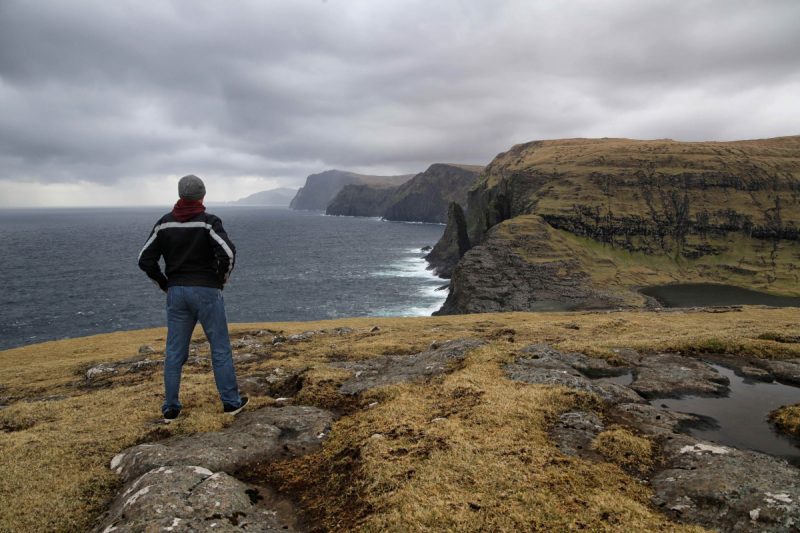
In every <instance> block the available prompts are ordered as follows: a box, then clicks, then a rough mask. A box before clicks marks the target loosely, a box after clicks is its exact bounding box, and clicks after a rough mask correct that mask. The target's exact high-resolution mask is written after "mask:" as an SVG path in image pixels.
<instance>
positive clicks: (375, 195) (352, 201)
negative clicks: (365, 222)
mask: <svg viewBox="0 0 800 533" xmlns="http://www.w3.org/2000/svg"><path fill="white" fill-rule="evenodd" d="M396 191H397V187H385V186H384V187H381V186H374V185H356V184H351V185H345V186H344V188H342V190H341V191H339V193H338V194H337V195H336V196H335V197H334V198H333V200H331V202H330V204H328V207H327V209H326V210H325V214H326V215H338V216H348V217H379V216H381V215H382V214H383V212H384V211H385V210H386V207H387V206H388V205H389V202H391V200H392V196H393V195H394V193H395V192H396Z"/></svg>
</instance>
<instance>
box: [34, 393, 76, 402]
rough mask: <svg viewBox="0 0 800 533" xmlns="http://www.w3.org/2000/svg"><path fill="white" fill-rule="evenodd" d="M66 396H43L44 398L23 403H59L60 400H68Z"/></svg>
mask: <svg viewBox="0 0 800 533" xmlns="http://www.w3.org/2000/svg"><path fill="white" fill-rule="evenodd" d="M68 398H69V396H67V395H66V394H59V395H57V396H45V397H44V398H33V399H32V400H25V403H39V402H60V401H61V400H66V399H68Z"/></svg>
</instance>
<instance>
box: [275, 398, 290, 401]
mask: <svg viewBox="0 0 800 533" xmlns="http://www.w3.org/2000/svg"><path fill="white" fill-rule="evenodd" d="M290 400H291V398H275V401H276V402H288V401H290Z"/></svg>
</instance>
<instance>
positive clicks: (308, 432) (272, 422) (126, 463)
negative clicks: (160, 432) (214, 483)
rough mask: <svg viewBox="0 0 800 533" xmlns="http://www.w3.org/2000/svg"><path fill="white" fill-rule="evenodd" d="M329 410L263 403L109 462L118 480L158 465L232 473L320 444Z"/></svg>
mask: <svg viewBox="0 0 800 533" xmlns="http://www.w3.org/2000/svg"><path fill="white" fill-rule="evenodd" d="M333 419H334V417H333V415H332V414H331V413H330V412H328V411H324V410H322V409H317V408H315V407H305V406H290V407H283V408H277V407H264V408H262V409H259V410H257V411H250V412H247V411H246V412H244V413H242V414H240V415H238V416H237V418H236V422H234V423H233V424H232V425H231V426H230V427H228V428H227V429H226V430H225V431H222V432H219V433H199V434H196V435H188V436H178V437H173V438H170V439H167V440H163V441H160V442H155V443H152V444H141V445H139V446H134V447H133V448H129V449H127V450H125V451H123V452H122V453H120V454H119V455H117V456H116V457H114V459H113V460H112V462H111V469H112V470H113V471H114V472H116V473H117V474H120V475H121V476H122V480H123V482H128V481H130V480H132V479H135V478H137V477H139V476H141V475H143V474H144V473H146V472H148V471H149V470H152V469H154V468H158V467H161V466H177V465H187V466H199V467H203V468H207V469H208V470H211V471H213V472H220V471H222V472H227V473H235V472H236V471H238V470H239V469H240V468H242V467H244V466H246V465H248V464H253V463H255V462H258V461H264V460H280V459H287V458H291V457H293V456H296V455H303V454H306V453H312V452H314V451H317V450H319V449H320V447H321V445H322V440H323V438H324V437H325V436H326V435H327V434H328V432H329V431H330V427H331V425H332V424H333Z"/></svg>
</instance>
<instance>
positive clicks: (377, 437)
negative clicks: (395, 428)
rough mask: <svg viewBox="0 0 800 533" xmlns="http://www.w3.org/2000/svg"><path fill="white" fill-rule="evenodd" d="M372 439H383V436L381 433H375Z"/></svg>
mask: <svg viewBox="0 0 800 533" xmlns="http://www.w3.org/2000/svg"><path fill="white" fill-rule="evenodd" d="M371 438H373V439H382V438H383V435H381V434H380V433H375V434H374V435H372V437H371Z"/></svg>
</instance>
